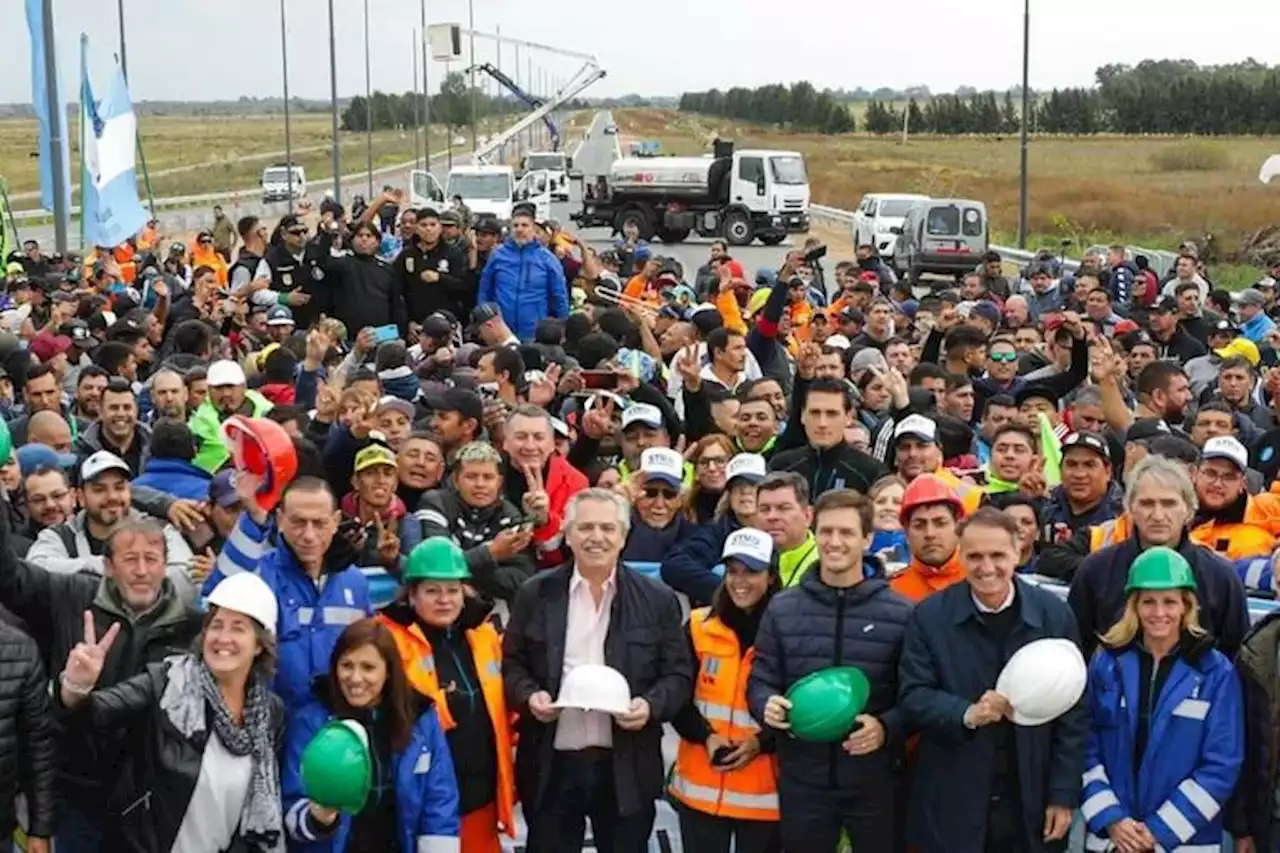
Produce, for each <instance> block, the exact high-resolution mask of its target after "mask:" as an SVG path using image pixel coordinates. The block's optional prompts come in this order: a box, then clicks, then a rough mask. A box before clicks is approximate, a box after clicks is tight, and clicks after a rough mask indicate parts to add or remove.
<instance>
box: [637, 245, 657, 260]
mask: <svg viewBox="0 0 1280 853" xmlns="http://www.w3.org/2000/svg"><path fill="white" fill-rule="evenodd" d="M633 257H634V258H635V259H636V260H637V261H647V260H649V259H650V258H651V257H653V249H650V248H649V247H648V246H636V251H635V254H634V255H633Z"/></svg>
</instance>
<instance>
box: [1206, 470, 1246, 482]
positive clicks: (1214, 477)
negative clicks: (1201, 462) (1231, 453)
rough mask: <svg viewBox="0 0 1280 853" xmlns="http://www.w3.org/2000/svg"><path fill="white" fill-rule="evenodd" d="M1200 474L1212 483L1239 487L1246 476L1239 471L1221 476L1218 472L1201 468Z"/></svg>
mask: <svg viewBox="0 0 1280 853" xmlns="http://www.w3.org/2000/svg"><path fill="white" fill-rule="evenodd" d="M1198 473H1199V474H1200V476H1201V477H1204V478H1205V479H1206V480H1207V481H1209V482H1210V483H1221V484H1222V485H1224V486H1235V485H1238V484H1239V483H1240V481H1241V480H1243V479H1244V475H1243V474H1241V473H1240V472H1239V471H1232V472H1230V473H1228V474H1219V473H1218V472H1217V471H1212V470H1210V469H1208V468H1201V469H1200V470H1199V472H1198Z"/></svg>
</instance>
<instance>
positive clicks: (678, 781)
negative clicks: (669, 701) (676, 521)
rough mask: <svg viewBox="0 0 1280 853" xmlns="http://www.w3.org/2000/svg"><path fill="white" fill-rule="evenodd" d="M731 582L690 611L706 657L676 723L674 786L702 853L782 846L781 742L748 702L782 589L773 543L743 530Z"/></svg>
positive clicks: (732, 556)
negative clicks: (767, 620)
mask: <svg viewBox="0 0 1280 853" xmlns="http://www.w3.org/2000/svg"><path fill="white" fill-rule="evenodd" d="M722 559H723V561H724V580H723V582H722V583H721V585H720V588H719V589H717V590H716V591H715V594H714V595H713V596H712V599H711V606H710V607H700V608H698V609H697V610H694V611H693V612H692V613H691V614H689V625H688V631H689V642H690V643H691V644H692V646H693V656H694V660H695V661H696V663H697V670H696V671H695V673H694V687H693V700H692V701H691V702H690V703H689V704H687V705H685V707H684V708H682V709H681V710H680V712H679V713H678V714H677V715H676V717H675V719H673V720H672V724H673V725H674V726H675V729H676V731H677V732H678V733H679V735H680V747H679V751H678V752H677V753H676V766H675V770H674V771H673V773H672V775H671V785H670V789H669V790H670V793H671V796H672V797H673V798H675V800H676V804H675V805H676V811H677V813H678V814H679V816H680V835H681V838H682V839H683V841H684V846H685V848H686V849H688V850H697V851H698V853H729V848H730V843H731V842H732V844H733V849H734V850H736V851H737V853H774V851H779V850H781V849H782V843H781V840H780V835H779V828H778V765H777V760H776V757H775V756H774V749H773V739H772V736H771V734H770V733H769V732H768V730H767V729H762V728H761V726H760V725H759V723H758V722H757V721H756V720H754V719H753V718H752V717H751V712H750V711H749V710H748V709H747V679H748V678H749V677H750V675H751V662H752V660H753V658H754V657H755V649H754V648H753V647H754V645H755V638H756V629H757V627H759V625H760V617H761V615H763V613H764V610H765V608H766V607H767V606H768V604H769V599H770V598H771V597H772V596H773V594H774V592H776V591H777V590H778V589H779V587H780V583H779V579H778V573H777V571H776V563H775V562H774V560H773V540H772V539H771V538H770V536H769V534H767V533H765V532H764V531H763V530H757V529H755V528H753V527H743V528H740V529H738V530H735V531H734V532H733V533H731V534H730V535H729V538H728V539H726V540H725V544H724V551H723V555H722Z"/></svg>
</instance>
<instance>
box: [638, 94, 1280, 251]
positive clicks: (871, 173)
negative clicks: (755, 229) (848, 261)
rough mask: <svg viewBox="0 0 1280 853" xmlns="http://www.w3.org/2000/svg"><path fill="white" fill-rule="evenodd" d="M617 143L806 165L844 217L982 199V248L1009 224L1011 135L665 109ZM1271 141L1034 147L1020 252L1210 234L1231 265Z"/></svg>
mask: <svg viewBox="0 0 1280 853" xmlns="http://www.w3.org/2000/svg"><path fill="white" fill-rule="evenodd" d="M614 116H615V120H616V121H617V122H618V124H619V127H620V129H621V131H622V133H623V134H625V135H626V136H627V137H628V138H647V139H658V140H660V141H661V143H662V148H663V151H664V153H670V154H693V153H704V152H706V151H708V150H709V145H708V141H709V140H710V139H711V138H713V137H714V136H715V135H720V136H722V137H724V138H727V139H733V140H735V142H737V143H738V145H740V146H751V147H767V148H785V149H794V150H799V151H801V152H802V153H803V154H804V155H805V160H806V163H807V165H808V169H809V178H810V182H811V184H812V186H813V196H814V201H815V202H818V203H820V204H826V205H831V206H833V207H842V208H846V209H852V208H854V207H856V206H857V204H858V201H859V200H860V199H861V197H862V195H863V194H864V193H868V192H918V193H926V194H928V195H932V196H939V197H941V196H959V197H966V198H975V199H979V200H981V201H984V202H985V203H986V205H987V209H988V210H989V212H990V215H991V219H992V224H993V234H992V238H993V239H992V242H993V243H997V244H1011V243H1013V242H1014V234H1015V232H1016V228H1017V221H1018V197H1019V189H1018V172H1019V142H1018V139H1017V138H1016V137H1004V138H1001V137H930V136H915V137H912V138H911V139H910V140H909V141H908V142H907V144H906V145H905V146H903V145H901V144H899V140H898V139H897V138H893V139H889V138H878V137H874V136H868V135H865V134H852V135H847V136H838V137H832V136H823V135H819V134H793V133H781V132H778V131H775V130H772V129H768V128H761V127H758V126H752V125H747V124H743V123H740V122H732V121H728V120H717V119H715V118H711V117H705V116H691V115H688V114H684V113H680V112H677V111H674V110H627V109H624V110H616V111H615V112H614ZM1277 152H1280V139H1275V138H1271V139H1260V138H1245V137H1241V138H1229V139H1221V140H1203V141H1202V140H1188V139H1181V138H1164V137H1120V136H1106V137H1071V138H1066V137H1036V138H1033V141H1032V144H1031V146H1030V151H1029V158H1030V176H1031V177H1030V182H1029V184H1030V198H1031V209H1030V213H1029V219H1030V231H1031V235H1032V236H1031V240H1030V241H1029V243H1030V245H1031V246H1033V247H1034V246H1039V245H1048V246H1052V247H1053V248H1054V249H1055V251H1056V250H1057V249H1058V247H1059V244H1060V241H1061V240H1062V239H1064V238H1065V239H1071V240H1072V241H1073V242H1074V243H1075V244H1076V246H1077V248H1083V247H1084V246H1088V245H1091V244H1094V243H1112V242H1123V243H1126V244H1131V245H1141V246H1147V247H1150V248H1154V249H1160V248H1165V249H1174V248H1176V247H1177V245H1178V243H1179V242H1180V241H1182V240H1184V239H1200V238H1203V237H1204V235H1206V234H1213V235H1214V236H1215V238H1216V239H1217V245H1218V250H1219V253H1220V255H1221V257H1222V259H1223V260H1224V261H1228V260H1234V255H1235V254H1236V253H1237V252H1239V251H1240V249H1241V247H1242V244H1244V243H1245V242H1246V241H1247V239H1248V238H1249V237H1250V236H1251V235H1252V234H1253V233H1254V232H1256V231H1257V230H1258V229H1261V228H1264V227H1267V226H1274V225H1277V224H1280V188H1277V187H1275V186H1265V185H1263V184H1260V183H1259V182H1258V179H1257V175H1258V168H1259V166H1260V165H1261V164H1262V161H1263V160H1265V159H1266V157H1267V156H1269V155H1271V154H1275V153H1277Z"/></svg>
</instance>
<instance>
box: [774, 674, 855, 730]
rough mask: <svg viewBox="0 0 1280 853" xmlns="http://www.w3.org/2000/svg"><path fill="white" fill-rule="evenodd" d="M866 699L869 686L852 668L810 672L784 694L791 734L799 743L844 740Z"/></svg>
mask: <svg viewBox="0 0 1280 853" xmlns="http://www.w3.org/2000/svg"><path fill="white" fill-rule="evenodd" d="M870 695H871V683H870V682H868V681H867V676H866V674H865V673H863V671H862V670H860V669H858V668H857V667H856V666H833V667H828V668H827V669H820V670H818V671H817V672H811V673H809V674H808V675H806V676H805V677H804V678H802V679H800V680H799V681H797V682H796V683H795V684H793V685H791V689H790V690H788V691H787V699H788V700H789V701H790V702H791V711H790V712H789V713H788V714H787V720H788V721H789V722H790V723H791V733H792V734H793V735H795V736H796V737H798V738H800V739H801V740H810V741H818V742H822V743H832V742H835V741H838V740H844V738H845V737H846V736H847V735H848V734H849V732H850V731H852V730H853V723H854V719H855V718H857V716H858V715H859V714H861V713H862V709H863V708H865V707H867V698H868V697H869V696H870Z"/></svg>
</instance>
